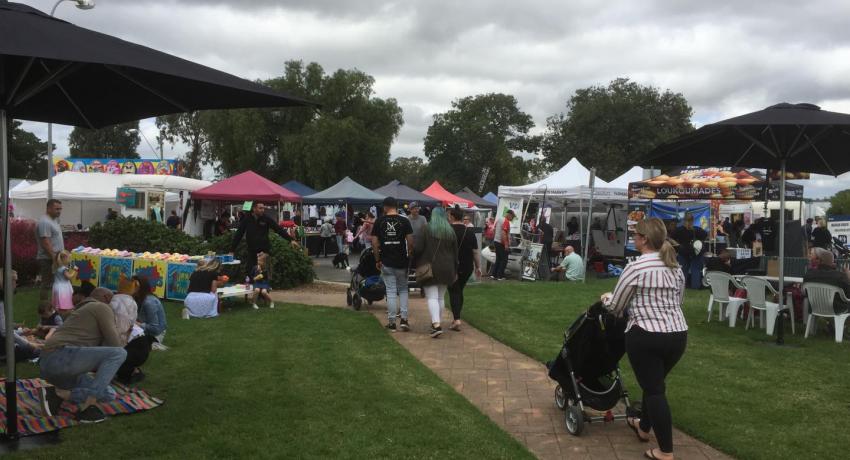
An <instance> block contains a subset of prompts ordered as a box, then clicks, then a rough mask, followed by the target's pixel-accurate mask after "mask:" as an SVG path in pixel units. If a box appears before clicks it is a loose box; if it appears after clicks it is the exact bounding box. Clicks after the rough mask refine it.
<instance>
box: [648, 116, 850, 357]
mask: <svg viewBox="0 0 850 460" xmlns="http://www.w3.org/2000/svg"><path fill="white" fill-rule="evenodd" d="M639 164H640V165H642V166H668V165H682V164H699V165H704V166H742V167H750V168H769V169H774V170H778V171H779V177H780V185H779V190H780V191H779V200H780V211H779V286H780V287H781V286H784V281H785V266H784V257H785V179H786V172H787V171H797V172H800V171H806V172H813V173H820V174H829V175H833V176H837V175H839V174H843V173H845V172H847V171H850V115H848V114H844V113H837V112H828V111H826V110H821V109H820V107H818V106H816V105H813V104H788V103H782V104H776V105H773V106H770V107H768V108H766V109H764V110H759V111H757V112H753V113H748V114H746V115H741V116H739V117H735V118H730V119H728V120H723V121H718V122H716V123H712V124H710V125H705V126H703V127H701V128H700V129H698V130H696V131H694V132H692V133H689V134H685V135H683V136H680V137H679V138H677V139H674V140H673V141H671V142H668V143H666V144H663V145H660V146H658V147H656V148H655V149H654V150H653V151H651V152H650V153H649V154H647V155H646V156H645V157H644V158H642V159H641V160H640V161H639ZM780 318H782V316H781V315H780ZM782 329H783V328H782V325H781V323H780V327H779V332H778V333H777V342H779V343H781V342H782Z"/></svg>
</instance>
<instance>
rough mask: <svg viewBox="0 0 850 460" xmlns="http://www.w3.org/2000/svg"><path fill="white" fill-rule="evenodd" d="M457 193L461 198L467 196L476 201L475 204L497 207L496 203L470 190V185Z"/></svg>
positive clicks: (483, 206)
mask: <svg viewBox="0 0 850 460" xmlns="http://www.w3.org/2000/svg"><path fill="white" fill-rule="evenodd" d="M455 195H457V196H459V197H461V198H466V199H467V200H469V201H471V202H473V203H475V206H477V207H479V208H495V207H496V205H495V204H493V203H491V202H489V201H487V200H485V199H484V198H481V197H480V196H478V195H477V194H476V193H475V192H473V191H472V190H470V189H469V187H464V188H463V189H461V190H460V191H459V192H457V193H455Z"/></svg>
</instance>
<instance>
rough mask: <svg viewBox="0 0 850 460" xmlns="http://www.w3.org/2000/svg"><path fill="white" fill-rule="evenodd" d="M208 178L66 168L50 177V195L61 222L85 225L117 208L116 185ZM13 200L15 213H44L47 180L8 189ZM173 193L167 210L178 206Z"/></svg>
mask: <svg viewBox="0 0 850 460" xmlns="http://www.w3.org/2000/svg"><path fill="white" fill-rule="evenodd" d="M209 185H210V183H209V182H207V181H201V180H196V179H189V178H185V177H178V176H155V175H141V174H140V175H120V174H106V173H81V172H73V171H65V172H62V173H59V174H57V175H56V176H54V177H53V197H54V198H55V199H57V200H61V201H62V208H63V209H62V217H61V218H60V219H61V221H62V224H63V225H66V226H74V227H76V226H77V225H78V224H80V225H82V226H83V227H84V228H87V227H90V226H91V225H93V224H95V223H97V222H101V221H103V220H104V219H105V218H106V212H107V210H108V209H109V208H113V209H117V208H119V206H118V205H117V204H116V203H115V193H116V190H117V189H118V188H119V187H137V188H151V189H160V190H190V191H191V190H197V189H198V188H203V187H207V186H209ZM9 195H10V197H11V198H12V199H13V200H15V215H16V216H18V217H24V218H30V219H38V218H39V217H40V216H41V215H42V214H44V208H45V205H46V203H47V181H46V180H44V181H41V182H37V183H35V184H31V185H29V186H28V187H25V188H19V189H16V190H12V191H11V192H10V194H9ZM178 199H179V196H178V194H176V193H166V196H165V200H166V203H167V205H170V206H168V210H170V209H175V208H176V207H177V201H178Z"/></svg>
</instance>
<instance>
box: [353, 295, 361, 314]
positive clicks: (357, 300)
mask: <svg viewBox="0 0 850 460" xmlns="http://www.w3.org/2000/svg"><path fill="white" fill-rule="evenodd" d="M351 304H352V305H354V309H355V310H360V307H361V306H362V305H363V299H362V298H360V296H359V295H358V294H354V296H353V297H352V299H351Z"/></svg>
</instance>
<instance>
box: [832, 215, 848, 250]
mask: <svg viewBox="0 0 850 460" xmlns="http://www.w3.org/2000/svg"><path fill="white" fill-rule="evenodd" d="M826 229H827V230H829V233H831V234H832V236H834V237H835V238H838V240H839V241H841V244H844V245H845V246H846V245H847V242H848V241H850V216H829V217H827V221H826Z"/></svg>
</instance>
